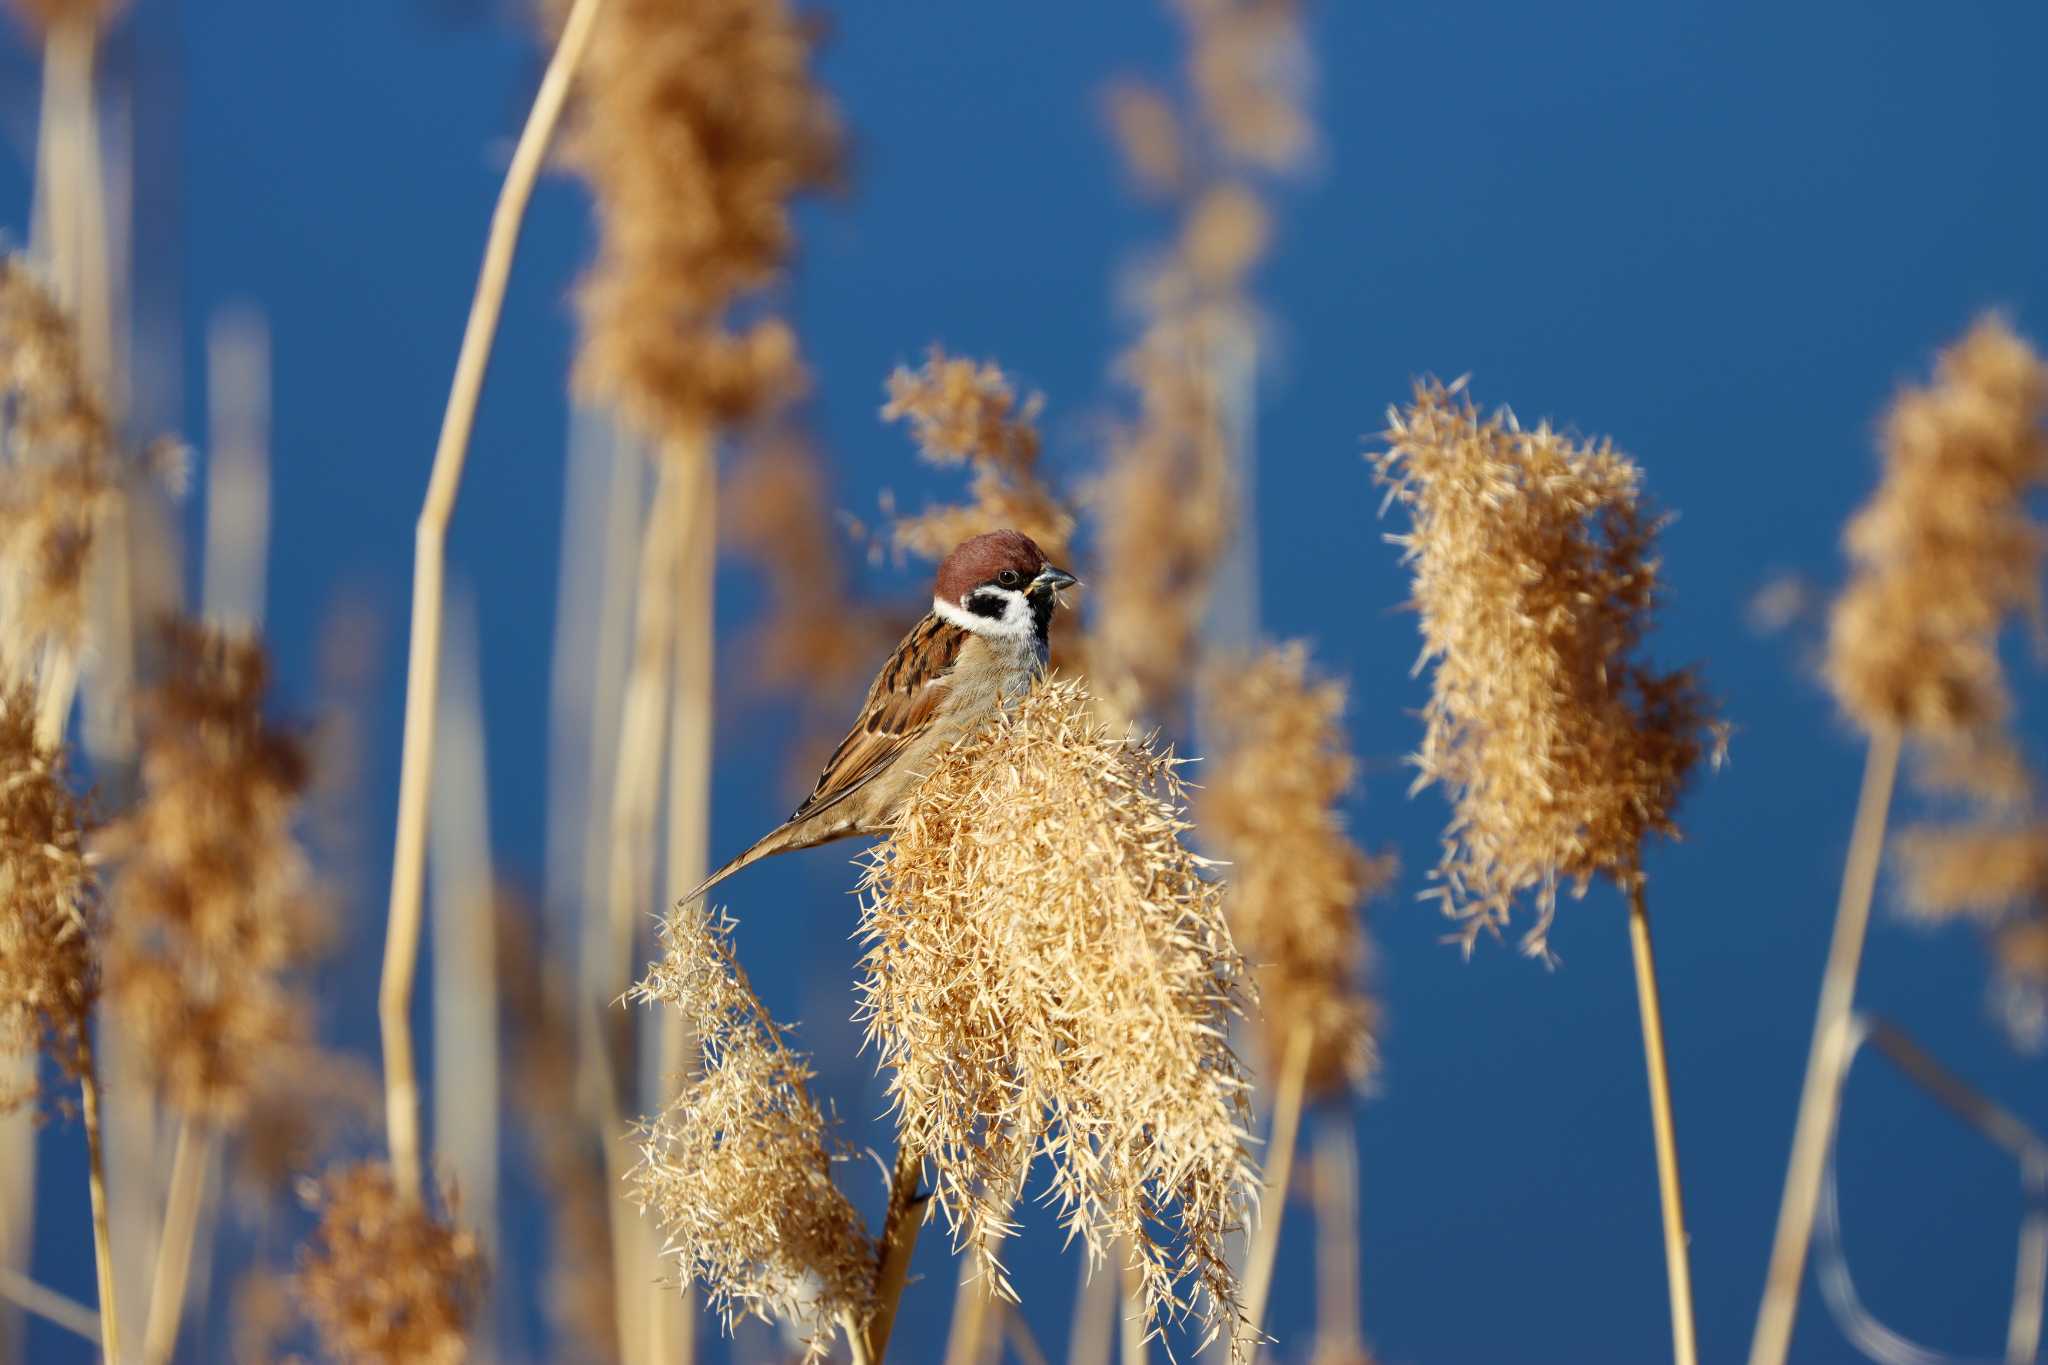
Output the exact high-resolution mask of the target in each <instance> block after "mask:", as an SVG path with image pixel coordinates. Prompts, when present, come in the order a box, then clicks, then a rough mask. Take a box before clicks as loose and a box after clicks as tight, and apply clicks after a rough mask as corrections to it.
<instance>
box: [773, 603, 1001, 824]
mask: <svg viewBox="0 0 2048 1365" xmlns="http://www.w3.org/2000/svg"><path fill="white" fill-rule="evenodd" d="M966 642H967V632H966V631H964V630H962V629H960V627H958V626H955V625H949V624H947V623H946V622H944V621H941V620H940V619H939V618H938V617H936V616H929V615H928V616H926V617H925V618H924V619H923V620H921V621H919V622H918V623H917V624H916V625H915V626H913V627H912V628H911V631H910V633H909V634H908V635H906V636H904V637H903V643H901V644H899V645H897V646H896V652H895V653H894V654H892V655H890V656H889V662H888V663H887V664H885V665H884V666H883V668H882V671H881V673H880V674H879V675H877V676H876V678H875V683H874V686H873V687H870V688H869V689H868V698H867V702H866V703H865V704H864V705H863V706H862V707H861V718H860V722H859V724H857V725H855V726H854V728H853V733H852V734H849V735H848V736H847V737H846V738H845V739H843V740H841V741H840V742H839V747H838V748H837V749H835V750H833V751H832V757H831V758H829V759H827V760H826V761H825V771H823V772H822V773H820V774H818V785H817V787H816V788H815V789H814V790H813V791H812V792H811V794H810V795H809V796H807V797H805V798H804V802H803V804H802V805H800V806H798V807H797V808H796V811H795V813H794V814H792V815H791V816H790V817H789V818H790V821H791V822H795V821H798V820H803V819H806V818H808V817H810V816H813V815H817V814H819V813H820V812H822V811H825V810H829V809H830V808H831V807H833V806H835V805H837V804H838V803H839V802H841V801H844V800H845V799H846V798H847V797H849V796H851V795H853V794H854V793H855V792H857V791H859V790H860V789H861V788H862V787H864V786H866V785H867V784H868V783H869V782H870V781H872V780H873V779H874V777H875V776H876V774H878V773H880V772H882V771H884V770H885V769H886V768H888V766H889V764H890V763H891V762H892V761H893V760H894V759H895V758H896V757H897V756H898V755H899V754H901V753H902V752H903V751H904V749H905V748H907V747H908V746H909V745H910V743H911V741H912V740H914V739H916V737H917V736H918V735H919V734H920V733H922V732H923V730H924V728H925V726H926V725H927V724H928V723H929V722H930V721H931V719H932V716H933V714H934V713H935V712H936V711H937V710H938V708H939V704H940V703H941V702H942V701H943V700H944V698H945V690H946V689H945V688H944V686H942V685H941V684H942V682H943V680H944V679H945V678H946V676H947V675H948V674H949V673H951V672H952V670H953V665H954V664H955V663H957V662H959V659H960V647H961V646H962V645H963V644H965V643H966Z"/></svg>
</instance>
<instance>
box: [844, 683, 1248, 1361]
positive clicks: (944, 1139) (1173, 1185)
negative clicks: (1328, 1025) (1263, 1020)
mask: <svg viewBox="0 0 2048 1365" xmlns="http://www.w3.org/2000/svg"><path fill="white" fill-rule="evenodd" d="M1120 734H1121V731H1112V730H1111V728H1110V727H1108V726H1106V725H1104V724H1103V723H1101V722H1100V721H1098V720H1096V719H1095V718H1094V711H1093V709H1092V703H1091V702H1090V700H1089V698H1088V695H1087V693H1086V691H1085V690H1084V689H1083V688H1082V687H1081V686H1080V685H1079V684H1078V683H1074V682H1052V683H1048V684H1045V685H1044V686H1041V687H1039V688H1038V689H1036V690H1035V691H1034V692H1033V693H1031V694H1030V695H1029V696H1028V697H1026V698H1025V699H1023V700H1022V701H1021V702H1020V703H1019V704H1018V706H1017V707H1016V708H1015V710H1014V711H1013V712H1011V713H1006V714H1004V715H1002V716H1001V717H999V718H998V719H997V720H996V721H995V722H993V723H992V724H990V725H989V726H988V728H987V729H986V730H985V731H983V732H981V733H979V734H977V735H975V736H973V737H971V738H969V739H968V740H966V741H965V742H963V743H962V744H961V745H959V746H958V747H956V748H954V749H951V750H949V751H948V752H947V753H946V754H945V756H944V757H943V758H941V759H940V760H938V761H937V763H936V764H935V766H934V768H933V770H932V772H931V773H930V774H929V775H928V776H927V777H926V778H925V779H924V781H923V782H922V783H921V784H920V785H919V787H918V788H917V789H916V791H915V792H914V793H913V794H912V795H911V797H910V798H909V800H908V802H907V804H906V805H905V807H904V810H903V812H902V814H901V816H900V817H899V820H898V823H897V826H896V829H895V832H894V833H893V834H892V835H891V836H890V837H889V838H888V839H887V840H885V841H884V842H883V843H881V844H880V845H878V846H877V847H876V849H875V850H874V852H873V854H872V855H871V861H870V864H869V866H868V869H867V873H866V875H865V877H864V889H865V893H866V895H865V904H864V907H863V914H862V925H861V931H862V936H863V938H864V939H865V941H866V943H867V945H868V946H867V956H866V963H865V965H866V977H865V980H864V981H863V983H862V987H861V990H862V996H863V1003H862V1013H863V1015H864V1016H865V1019H866V1023H867V1029H868V1035H869V1038H870V1039H871V1040H872V1041H873V1042H874V1044H875V1046H876V1048H877V1051H878V1054H879V1057H880V1060H881V1063H882V1065H883V1066H885V1067H886V1068H887V1069H888V1071H889V1073H890V1076H889V1092H890V1097H891V1102H892V1107H893V1108H894V1110H895V1113H896V1118H897V1124H898V1134H899V1140H900V1142H901V1143H902V1145H903V1148H904V1149H905V1150H907V1151H916V1152H923V1153H925V1154H926V1155H927V1156H928V1157H929V1158H930V1160H931V1162H932V1164H933V1165H934V1167H935V1168H936V1171H937V1180H936V1186H935V1199H936V1200H937V1203H938V1206H939V1207H940V1209H942V1210H943V1211H944V1213H945V1214H946V1216H947V1219H948V1222H949V1223H950V1225H951V1227H952V1228H953V1231H954V1233H955V1236H956V1237H957V1238H958V1239H959V1240H961V1241H963V1242H965V1243H966V1244H968V1245H970V1246H971V1247H972V1248H973V1251H974V1253H975V1254H976V1255H977V1256H979V1257H980V1258H981V1259H982V1263H983V1266H984V1268H985V1269H986V1270H987V1271H988V1273H989V1274H990V1275H991V1276H992V1277H993V1279H992V1283H993V1285H994V1286H995V1288H996V1290H997V1292H999V1293H1001V1294H1004V1295H1005V1296H1008V1297H1014V1291H1013V1290H1012V1289H1011V1288H1010V1285H1009V1282H1008V1280H1007V1277H1006V1276H1005V1275H1004V1272H1003V1269H1002V1266H1001V1263H1000V1259H999V1252H1000V1250H1001V1242H1002V1240H1003V1238H1004V1237H1005V1236H1007V1235H1008V1233H1009V1232H1010V1230H1011V1227H1012V1222H1011V1220H1012V1218H1013V1216H1014V1212H1015V1204H1016V1202H1017V1199H1018V1197H1019V1195H1020V1194H1021V1192H1022V1190H1023V1187H1024V1179H1025V1175H1026V1173H1027V1171H1028V1169H1029V1167H1030V1165H1031V1162H1032V1159H1033V1158H1034V1156H1037V1155H1040V1154H1043V1155H1044V1156H1045V1157H1046V1158H1047V1160H1048V1162H1049V1164H1050V1166H1051V1173H1050V1178H1051V1186H1050V1189H1049V1191H1048V1198H1049V1199H1050V1200H1051V1201H1052V1202H1053V1203H1054V1204H1055V1205H1056V1206H1057V1207H1058V1209H1059V1212H1060V1219H1061V1222H1062V1223H1063V1225H1064V1226H1065V1227H1066V1228H1067V1229H1068V1230H1069V1232H1070V1233H1073V1234H1076V1235H1078V1236H1079V1237H1080V1238H1081V1239H1082V1241H1083V1242H1084V1244H1085V1245H1086V1247H1087V1250H1088V1255H1089V1256H1090V1258H1091V1259H1092V1260H1095V1261H1097V1262H1099V1261H1100V1260H1101V1259H1102V1258H1103V1257H1104V1256H1105V1255H1106V1254H1107V1253H1108V1252H1109V1250H1110V1248H1111V1247H1112V1245H1113V1244H1114V1243H1115V1242H1116V1240H1117V1239H1118V1238H1119V1237H1122V1238H1125V1239H1127V1240H1128V1244H1129V1246H1130V1248H1131V1252H1130V1254H1131V1255H1132V1256H1133V1258H1134V1259H1135V1262H1136V1266H1137V1269H1138V1272H1139V1274H1140V1277H1141V1280H1142V1285H1143V1299H1144V1304H1145V1307H1146V1309H1147V1312H1148V1316H1149V1317H1150V1319H1151V1322H1152V1324H1153V1325H1154V1327H1155V1328H1156V1327H1158V1326H1160V1325H1163V1324H1164V1323H1165V1322H1167V1321H1170V1320H1174V1319H1177V1318H1178V1317H1180V1316H1182V1315H1183V1314H1185V1313H1187V1312H1189V1311H1191V1310H1192V1311H1194V1312H1196V1313H1198V1314H1199V1315H1200V1317H1201V1319H1202V1321H1203V1323H1204V1326H1205V1328H1206V1329H1207V1332H1208V1333H1209V1334H1211V1335H1213V1334H1214V1333H1215V1332H1216V1331H1217V1330H1219V1329H1225V1328H1228V1327H1230V1326H1231V1325H1232V1324H1233V1322H1234V1320H1235V1318H1236V1315H1237V1285H1236V1281H1235V1277H1234V1275H1233V1273H1232V1271H1231V1268H1230V1266H1229V1264H1228V1262H1227V1261H1226V1259H1225V1254H1224V1239H1225V1236H1226V1234H1227V1233H1228V1232H1230V1231H1231V1230H1233V1229H1235V1228H1237V1227H1239V1226H1241V1225H1242V1223H1243V1221H1244V1219H1245V1216H1246V1214H1247V1211H1248V1206H1249V1205H1250V1203H1251V1201H1252V1196H1253V1192H1254V1190H1255V1187H1256V1175H1255V1172H1254V1170H1253V1167H1252V1163H1251V1160H1250V1158H1249V1156H1248V1155H1247V1152H1246V1133H1245V1126H1246V1122H1247V1117H1248V1111H1247V1104H1246V1081H1245V1078H1244V1075H1243V1072H1242V1070H1241V1068H1240V1066H1239V1064H1238V1061H1237V1059H1236V1058H1235V1057H1234V1056H1233V1055H1232V1054H1231V1051H1230V1048H1229V1045H1228V1043H1227V1041H1226V1036H1225V1035H1226V1033H1227V1031H1228V1028H1229V1025H1230V1021H1231V1018H1232V1016H1233V1015H1235V1014H1236V1013H1237V1012H1238V1011H1239V1010H1240V1009H1241V1008H1242V1007H1243V1005H1244V1001H1245V996H1246V993H1247V989H1248V984H1249V983H1248V981H1247V979H1246V977H1247V973H1246V968H1245V965H1244V962H1243V960H1242V959H1241V958H1240V957H1239V956H1238V952H1237V949H1236V947H1235V946H1234V945H1233V944H1232V942H1231V937H1230V931H1229V929H1228V928H1227V927H1226V926H1225V923H1224V918H1223V913H1222V903H1221V902H1222V892H1221V888H1220V886H1219V885H1218V884H1217V883H1216V882H1214V881H1212V880H1210V879H1209V878H1207V877H1206V876H1205V875H1204V870H1203V869H1204V864H1203V863H1202V861H1201V860H1200V859H1199V858H1197V857H1196V856H1195V855H1194V854H1193V853H1191V852H1190V851H1189V850H1188V848H1187V847H1186V845H1185V843H1184V842H1183V837H1182V836H1183V835H1184V834H1185V833H1186V832H1187V831H1188V829H1189V824H1188V820H1187V816H1186V812H1185V807H1184V804H1183V799H1182V791H1181V786H1180V782H1179V779H1178V777H1177V776H1176V774H1175V760H1174V758H1173V757H1172V755H1171V754H1170V753H1167V752H1163V751H1161V750H1158V749H1155V748H1153V747H1151V746H1149V745H1147V744H1141V743H1135V742H1129V741H1126V740H1125V739H1123V738H1120Z"/></svg>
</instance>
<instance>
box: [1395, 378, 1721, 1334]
mask: <svg viewBox="0 0 2048 1365" xmlns="http://www.w3.org/2000/svg"><path fill="white" fill-rule="evenodd" d="M1388 419H1389V422H1390V426H1391V429H1390V430H1389V431H1388V432H1387V433H1386V438H1387V441H1388V447H1387V449H1385V450H1383V451H1380V452H1378V453H1377V454H1375V455H1373V456H1372V460H1373V464H1374V468H1375V470H1376V471H1377V475H1378V478H1379V481H1380V482H1381V483H1382V484H1384V485H1385V486H1386V488H1387V502H1388V503H1389V504H1392V503H1399V504H1401V505H1402V507H1404V508H1405V509H1406V510H1407V513H1408V516H1409V520H1410V529H1409V530H1408V532H1407V533H1405V534H1400V535H1390V536H1388V537H1387V539H1388V540H1389V541H1391V542H1392V543H1393V544H1396V545H1398V546H1400V547H1401V550H1402V560H1403V562H1404V563H1406V564H1408V565H1410V566H1411V567H1412V569H1413V571H1414V575H1415V585H1414V593H1413V597H1412V598H1411V601H1412V603H1413V605H1414V607H1415V609H1416V611H1417V613H1418V615H1419V617H1420V625H1421V630H1422V641H1423V646H1422V656H1421V658H1420V660H1419V661H1418V663H1417V668H1418V670H1420V669H1422V668H1425V667H1426V668H1428V669H1429V671H1430V696H1429V703H1428V705H1427V706H1426V707H1425V708H1424V710H1423V724H1424V731H1423V740H1422V748H1421V750H1420V751H1419V752H1418V753H1417V755H1416V756H1415V759H1414V760H1413V761H1414V763H1415V766H1416V767H1417V768H1418V769H1419V770H1420V772H1419V775H1418V776H1417V778H1416V785H1417V786H1418V787H1421V786H1424V785H1428V784H1432V783H1434V784H1436V785H1438V786H1441V787H1443V788H1444V789H1445V792H1446V794H1447V795H1448V797H1449V799H1450V801H1451V804H1452V816H1451V823H1450V826H1449V828H1448V829H1447V830H1446V831H1445V836H1444V852H1443V857H1442V859H1441V861H1440V862H1439V863H1438V865H1437V867H1436V869H1435V872H1434V874H1433V875H1434V878H1435V880H1436V881H1437V882H1438V885H1437V886H1436V887H1435V888H1434V889H1433V890H1432V891H1431V892H1430V893H1429V894H1430V895H1432V896H1433V897H1434V898H1435V899H1437V900H1438V901H1439V902H1440V903H1441V905H1442V906H1443V909H1444V912H1445V913H1446V914H1448V915H1450V916H1451V917H1452V918H1453V919H1454V920H1456V921H1458V922H1459V924H1460V929H1459V934H1458V937H1459V939H1460V940H1461V941H1462V942H1463V944H1464V946H1465V949H1466V951H1467V952H1468V953H1469V952H1470V951H1471V948H1472V943H1473V940H1474V939H1475V938H1476V937H1477V935H1478V934H1479V933H1480V931H1481V930H1482V929H1491V930H1495V931H1498V930H1499V929H1501V928H1504V927H1505V926H1506V925H1507V923H1508V921H1509V914H1510V911H1511V910H1512V909H1513V907H1514V906H1515V904H1516V902H1517V901H1518V900H1520V899H1521V898H1522V897H1523V896H1525V895H1527V896H1531V897H1532V898H1533V900H1534V902H1535V910H1536V918H1535V922H1534V924H1533V925H1532V926H1531V927H1530V928H1529V929H1528V930H1527V931H1525V932H1524V934H1523V936H1522V947H1523V950H1524V951H1525V952H1528V953H1531V954H1535V955H1538V956H1546V957H1547V955H1548V951H1549V950H1548V940H1549V932H1550V926H1551V921H1552V918H1553V916H1554V915H1555V914H1556V909H1557V888H1558V884H1559V883H1560V882H1564V881H1569V882H1572V883H1575V891H1576V892H1583V891H1584V889H1585V887H1586V885H1587V883H1589V882H1590V881H1591V880H1592V879H1593V877H1595V876H1596V875H1598V876H1605V877H1607V878H1608V879H1610V880H1611V881H1613V882H1614V884H1615V885H1616V886H1617V887H1618V888H1619V889H1620V890H1621V891H1622V892H1623V893H1624V894H1626V895H1627V897H1628V903H1629V918H1628V924H1629V945H1630V949H1631V957H1632V959H1633V962H1634V966H1635V977H1636V1001H1637V1005H1638V1007H1639V1011H1640V1014H1641V1017H1642V1032H1643V1057H1644V1062H1645V1064H1646V1066H1647V1068H1648V1072H1649V1085H1650V1117H1651V1125H1652V1128H1653V1131H1654V1134H1655V1138H1656V1148H1657V1176H1658V1192H1659V1196H1660V1201H1661V1204H1662V1213H1663V1223H1664V1259H1665V1268H1666V1271H1667V1276H1668V1280H1669V1293H1670V1300H1671V1338H1672V1351H1673V1354H1674V1356H1675V1357H1676V1359H1677V1361H1678V1362H1679V1365H1691V1362H1692V1361H1693V1360H1694V1359H1695V1358H1696V1352H1697V1349H1698V1348H1697V1345H1696V1343H1695V1338H1694V1328H1693V1309H1692V1271H1691V1267H1690V1259H1689V1253H1688V1250H1687V1245H1686V1234H1685V1212H1684V1202H1683V1199H1682V1196H1681V1193H1680V1185H1679V1174H1678V1144H1677V1134H1676V1127H1677V1125H1676V1120H1675V1119H1674V1117H1673V1115H1672V1104H1671V1081H1670V1076H1669V1073H1668V1070H1667V1066H1666V1061H1665V1054H1664V1021H1663V1010H1662V1007H1661V1005H1660V1004H1659V1002H1658V995H1657V979H1656V963H1655V958H1654V955H1653V953H1652V950H1651V943H1650V922H1649V910H1648V907H1647V904H1646V901H1645V894H1644V885H1645V878H1644V876H1643V870H1642V856H1643V840H1644V838H1645V837H1646V836H1648V835H1650V834H1653V833H1655V834H1665V835H1668V836H1672V837H1676V835H1677V827H1676V826H1675V825H1674V823H1673V821H1672V809H1673V807H1674V806H1675V805H1676V803H1677V800H1678V797H1679V794H1680V792H1681V790H1682V789H1683V788H1684V785H1685V782H1686V779H1687V778H1688V777H1689V776H1690V775H1691V773H1692V770H1693V769H1694V767H1696V766H1697V765H1698V763H1699V760H1700V758H1701V757H1702V756H1703V755H1706V754H1708V753H1710V752H1711V753H1712V754H1713V755H1714V756H1715V757H1716V758H1718V757H1719V754H1720V749H1721V745H1722V743H1723V742H1724V737H1725V731H1724V730H1723V728H1722V727H1721V726H1720V724H1719V723H1718V722H1717V721H1716V720H1715V719H1714V716H1713V712H1712V709H1711V707H1710V705H1709V703H1708V701H1707V699H1706V697H1705V695H1704V694H1703V692H1702V691H1701V688H1700V684H1699V680H1698V678H1697V677H1696V676H1695V675H1694V674H1693V672H1692V670H1690V669H1679V670H1676V671H1673V672H1668V673H1667V672H1663V671H1660V670H1658V669H1656V668H1655V667H1653V666H1652V665H1650V664H1649V663H1647V662H1645V661H1644V660H1643V659H1642V658H1641V657H1640V651H1641V647H1642V643H1643V637H1644V636H1645V635H1646V634H1647V633H1648V631H1649V628H1650V625H1651V618H1652V616H1653V614H1654V612H1655V609H1656V607H1657V604H1658V600H1659V596H1660V591H1659V580H1658V572H1657V570H1658V562H1657V560H1656V558H1655V557H1654V553H1653V552H1654V548H1655V543H1656V538H1657V533H1658V531H1659V530H1660V529H1661V528H1662V526H1663V521H1662V519H1660V518H1659V517H1657V516H1656V515H1654V514H1653V513H1652V512H1651V511H1649V509H1648V508H1647V507H1646V505H1645V500H1644V498H1643V495H1642V491H1641V483H1642V475H1641V473H1640V471H1638V470H1637V468H1636V466H1635V465H1634V464H1633V463H1631V462H1630V461H1629V459H1628V458H1627V457H1626V456H1625V455H1623V454H1621V453H1620V452H1619V451H1617V450H1615V449H1614V447H1613V446H1612V445H1611V444H1609V443H1607V442H1605V441H1601V442H1599V443H1597V444H1589V445H1580V444H1576V443H1574V442H1571V441H1567V440H1565V439H1564V438H1562V437H1560V436H1558V435H1557V434H1556V433H1554V432H1552V431H1551V430H1550V428H1549V426H1548V425H1547V424H1545V425H1542V426H1539V427H1537V428H1536V429H1535V430H1534V431H1524V430H1523V429H1522V427H1521V425H1520V424H1519V423H1518V422H1516V421H1515V419H1514V416H1513V414H1512V413H1508V412H1506V411H1502V412H1500V413H1497V414H1495V415H1494V416H1492V417H1488V418H1485V419H1482V418H1481V417H1480V416H1479V413H1478V410H1477V409H1476V408H1475V407H1474V406H1473V403H1472V401H1471V399H1470V398H1468V397H1466V396H1464V391H1463V381H1462V380H1461V381H1459V383H1458V384H1456V385H1453V386H1451V387H1448V388H1447V387H1445V386H1444V385H1442V384H1440V383H1437V382H1436V381H1434V380H1426V381H1423V382H1420V383H1418V384H1417V385H1416V386H1415V396H1414V401H1413V403H1412V404H1411V405H1410V406H1409V407H1408V408H1407V409H1405V410H1402V409H1390V410H1389V413H1388Z"/></svg>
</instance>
